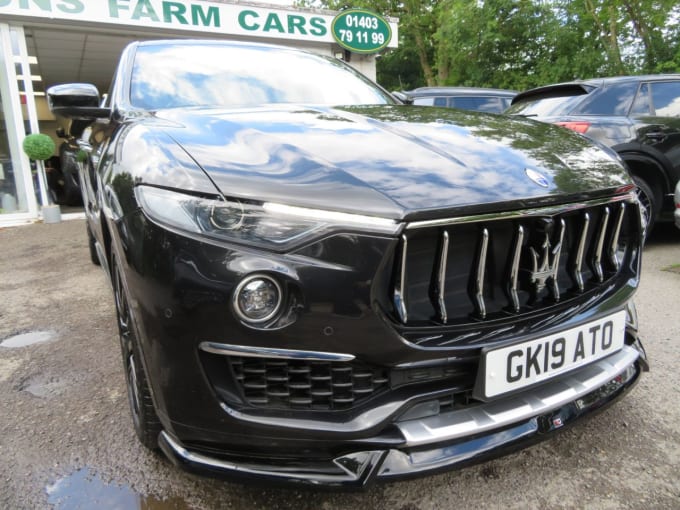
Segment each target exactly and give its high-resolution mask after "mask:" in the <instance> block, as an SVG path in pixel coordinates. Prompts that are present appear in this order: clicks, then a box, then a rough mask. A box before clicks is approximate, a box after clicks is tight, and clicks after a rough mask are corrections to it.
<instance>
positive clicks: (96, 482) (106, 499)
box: [45, 467, 190, 510]
mask: <svg viewBox="0 0 680 510" xmlns="http://www.w3.org/2000/svg"><path fill="white" fill-rule="evenodd" d="M45 490H46V491H47V502H48V503H49V504H50V505H53V508H54V509H55V510H76V509H83V510H85V509H90V508H102V509H106V510H189V508H190V507H189V506H188V505H187V503H186V502H185V501H184V500H183V499H180V498H170V499H157V498H154V497H152V496H142V495H140V494H137V493H136V492H135V491H133V490H132V489H131V488H130V487H128V486H127V485H121V484H118V483H115V482H110V483H106V482H104V481H102V480H101V479H100V478H99V477H98V476H97V475H96V474H94V473H91V472H90V470H89V469H88V468H86V467H85V468H82V469H79V470H78V471H76V472H74V473H72V474H71V475H69V476H67V477H65V478H61V479H60V480H57V481H56V482H55V483H54V484H52V485H48V486H47V487H46V489H45Z"/></svg>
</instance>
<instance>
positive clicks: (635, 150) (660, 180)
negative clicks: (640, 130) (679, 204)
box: [612, 143, 679, 195]
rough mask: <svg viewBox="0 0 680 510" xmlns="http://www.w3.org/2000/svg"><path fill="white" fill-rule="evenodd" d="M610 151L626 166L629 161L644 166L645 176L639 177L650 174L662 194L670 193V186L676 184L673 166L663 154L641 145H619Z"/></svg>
mask: <svg viewBox="0 0 680 510" xmlns="http://www.w3.org/2000/svg"><path fill="white" fill-rule="evenodd" d="M612 149H614V150H615V151H616V152H617V153H618V154H619V156H621V158H622V159H623V160H624V161H625V162H626V163H627V164H628V162H630V161H633V162H636V163H642V164H644V165H645V167H646V168H647V169H648V170H646V171H645V174H639V176H640V177H642V178H644V177H645V176H649V175H650V174H651V175H652V176H653V177H652V179H653V182H654V183H655V184H656V185H657V186H659V187H660V191H661V192H662V194H664V195H665V194H668V193H671V192H672V189H671V185H672V183H673V182H677V180H678V177H679V176H677V175H674V169H673V165H672V164H671V162H670V160H669V159H668V158H667V157H666V156H665V155H664V154H663V153H661V152H659V151H657V150H655V149H654V148H652V147H650V146H648V145H645V144H641V143H624V144H619V145H615V146H613V147H612ZM631 173H633V174H635V175H638V173H639V172H635V171H632V170H631Z"/></svg>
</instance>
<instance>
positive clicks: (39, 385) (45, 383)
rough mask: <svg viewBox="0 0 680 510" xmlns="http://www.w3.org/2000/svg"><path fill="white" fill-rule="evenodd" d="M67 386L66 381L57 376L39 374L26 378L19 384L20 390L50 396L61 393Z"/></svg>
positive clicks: (43, 396)
mask: <svg viewBox="0 0 680 510" xmlns="http://www.w3.org/2000/svg"><path fill="white" fill-rule="evenodd" d="M65 387H66V383H65V382H64V381H60V380H59V379H58V378H56V377H47V376H45V375H42V374H38V375H35V376H32V377H29V378H28V379H26V380H25V381H24V382H23V383H21V385H20V386H19V391H27V392H28V393H30V394H31V395H33V396H34V397H39V398H50V397H54V396H56V395H59V394H60V393H61V392H62V391H63V389H64V388H65Z"/></svg>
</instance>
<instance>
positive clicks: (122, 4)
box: [0, 0, 397, 53]
mask: <svg viewBox="0 0 680 510" xmlns="http://www.w3.org/2000/svg"><path fill="white" fill-rule="evenodd" d="M326 12H328V11H318V12H317V11H302V10H295V9H286V8H283V7H282V8H271V7H258V6H255V5H252V4H251V5H239V4H232V3H229V4H227V3H218V2H204V1H200V0H199V1H194V2H186V1H183V2H179V1H174V2H170V1H165V0H0V16H3V17H4V16H16V17H22V18H45V19H50V20H68V21H81V22H83V23H98V24H99V23H105V24H109V25H125V26H133V27H143V28H154V29H166V30H181V31H191V32H201V33H205V32H207V33H214V34H222V35H238V36H250V37H268V38H272V39H289V40H298V41H310V42H311V41H316V42H333V41H335V40H336V38H334V34H333V33H332V29H331V24H333V23H334V22H335V21H337V20H338V19H339V18H340V16H343V15H344V14H345V13H346V12H349V11H346V12H345V13H341V14H340V15H339V16H336V17H334V16H333V15H329V14H325V13H326ZM362 12H364V13H365V12H366V11H362ZM357 16H358V17H357V20H356V21H357V22H359V21H360V19H363V18H361V17H359V16H363V17H367V16H368V15H367V14H361V15H359V14H358V13H357ZM371 16H374V18H371V19H375V20H377V21H376V22H377V25H376V26H378V28H373V27H374V23H373V21H371V22H370V26H369V27H360V28H361V29H362V30H360V31H359V30H356V31H355V30H354V29H356V28H358V27H355V26H353V25H352V23H353V22H354V21H355V20H354V19H351V20H350V19H349V18H344V19H345V21H344V24H341V25H337V26H338V30H340V29H343V30H349V31H351V34H352V35H351V36H347V35H346V36H345V38H346V39H347V37H350V38H352V41H354V42H352V41H347V40H345V41H344V42H340V40H338V43H339V44H341V45H342V46H343V47H345V48H348V49H352V50H353V51H360V52H363V53H371V52H373V51H376V50H372V49H370V48H373V47H374V46H375V45H376V44H377V43H378V41H382V43H380V44H381V45H382V47H385V46H389V47H396V46H397V37H396V34H397V24H396V22H390V23H387V22H386V21H385V20H384V19H383V18H382V17H379V16H377V15H374V14H371ZM367 19H368V18H367ZM364 25H366V21H364ZM383 25H384V26H383ZM385 28H386V30H385ZM348 33H349V32H348ZM357 39H360V41H359V42H360V44H355V43H356V42H357ZM374 41H375V42H374ZM352 46H354V48H353V47H352ZM364 47H365V48H367V49H368V51H366V50H365V49H363V48H364ZM356 48H358V49H356Z"/></svg>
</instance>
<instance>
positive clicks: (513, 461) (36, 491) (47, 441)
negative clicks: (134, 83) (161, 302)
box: [0, 220, 680, 510]
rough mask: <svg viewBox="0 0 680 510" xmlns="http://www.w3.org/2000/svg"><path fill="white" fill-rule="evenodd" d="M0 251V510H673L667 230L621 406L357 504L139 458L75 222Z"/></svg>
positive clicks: (672, 291)
mask: <svg viewBox="0 0 680 510" xmlns="http://www.w3.org/2000/svg"><path fill="white" fill-rule="evenodd" d="M0 246H1V247H2V257H0V459H1V461H0V510H43V509H46V510H47V509H57V510H69V509H81V508H82V509H87V510H90V509H93V510H111V509H119V508H120V509H126V510H127V509H132V510H135V509H151V510H172V509H180V510H183V509H192V510H193V509H195V510H218V509H229V510H246V509H247V510H251V509H293V510H348V509H352V510H353V509H362V510H363V509H366V510H439V509H451V510H458V509H467V508H484V509H486V508H494V509H496V508H497V509H503V510H508V509H518V510H519V509H521V510H542V509H545V508H550V509H553V508H555V509H560V508H569V509H580V508H588V509H591V508H592V509H604V508H616V509H617V510H618V509H624V510H625V509H630V510H637V509H645V510H647V509H653V510H656V509H661V510H665V509H669V510H678V508H680V505H679V504H678V502H679V501H680V478H679V477H678V473H679V472H680V443H679V442H678V438H679V437H680V406H678V405H677V402H678V401H680V378H679V377H678V366H680V274H678V273H677V272H673V271H672V269H674V268H677V267H680V266H679V265H680V232H679V231H677V230H675V229H674V228H665V229H659V231H655V232H654V234H653V236H652V238H651V239H650V241H649V242H648V245H647V247H646V249H645V252H644V256H643V265H644V267H643V278H642V283H641V285H640V289H639V291H638V293H637V296H636V302H637V305H638V313H639V319H640V324H641V334H642V337H643V342H644V345H645V347H646V348H647V353H648V356H649V358H650V363H651V366H652V370H651V371H650V372H649V373H647V374H644V375H643V377H642V379H641V381H640V383H639V384H638V385H637V387H635V388H634V389H633V390H632V391H631V392H630V394H629V395H628V396H626V398H625V399H623V400H622V401H621V402H619V403H617V404H616V405H614V406H612V407H610V408H608V409H606V410H604V411H603V412H602V413H600V414H598V415H597V416H595V417H593V419H590V420H586V421H583V422H581V423H579V424H577V425H576V426H574V427H573V428H570V429H566V428H565V430H564V431H563V432H562V433H561V434H559V435H557V436H555V437H554V438H553V439H551V440H550V441H546V442H544V443H542V444H540V445H537V446H535V447H532V448H529V449H526V450H523V451H521V452H517V453H514V454H511V455H508V456H506V457H503V458H500V459H497V460H493V461H490V462H487V463H484V464H481V465H479V466H472V467H469V468H466V469H461V470H458V471H453V472H448V473H443V474H440V475H436V476H427V477H424V478H420V479H416V480H411V481H402V482H399V483H394V484H390V485H384V486H382V485H379V486H375V487H372V488H369V489H368V490H366V491H365V492H361V493H332V492H322V491H313V490H309V491H299V490H295V489H281V488H277V487H272V486H270V485H267V484H264V485H260V486H251V485H245V484H242V483H235V482H229V481H225V480H216V479H212V478H206V477H199V476H195V475H191V474H188V473H186V472H184V471H181V470H180V469H178V468H177V467H175V466H174V465H173V464H172V463H171V462H169V461H168V460H167V459H165V458H164V457H163V456H162V455H161V454H158V453H154V452H150V451H148V450H146V449H145V448H143V447H142V446H141V445H140V443H139V442H138V441H137V438H136V436H135V433H134V430H133V427H132V423H131V418H130V412H129V408H128V402H127V397H126V389H125V377H124V371H123V367H122V360H121V355H120V348H119V343H118V338H117V330H116V322H115V315H114V303H113V299H112V295H111V288H110V286H109V284H108V283H107V280H106V277H105V275H104V273H103V272H102V270H101V269H100V268H99V267H95V266H93V265H92V264H91V263H90V261H89V253H88V248H87V238H86V236H85V225H84V222H83V221H81V220H73V221H67V222H62V223H60V224H53V225H42V224H37V225H31V226H26V227H19V228H13V229H0Z"/></svg>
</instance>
